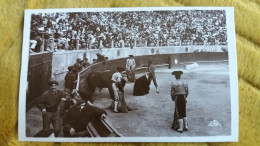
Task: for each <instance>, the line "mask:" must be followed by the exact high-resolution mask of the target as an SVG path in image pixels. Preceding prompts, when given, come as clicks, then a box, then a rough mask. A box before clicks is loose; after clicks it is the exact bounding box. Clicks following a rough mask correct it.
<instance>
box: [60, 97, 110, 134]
mask: <svg viewBox="0 0 260 146" xmlns="http://www.w3.org/2000/svg"><path fill="white" fill-rule="evenodd" d="M106 115H107V113H106V111H105V110H104V109H101V108H99V107H97V106H94V105H93V104H91V103H90V102H89V101H86V102H84V101H79V102H78V103H77V104H76V105H74V106H72V107H71V108H70V109H69V111H68V113H66V115H65V116H64V118H63V133H64V136H65V137H78V136H80V133H81V132H82V131H83V132H84V131H86V127H87V125H88V123H89V122H91V120H93V119H95V118H99V117H101V118H106Z"/></svg>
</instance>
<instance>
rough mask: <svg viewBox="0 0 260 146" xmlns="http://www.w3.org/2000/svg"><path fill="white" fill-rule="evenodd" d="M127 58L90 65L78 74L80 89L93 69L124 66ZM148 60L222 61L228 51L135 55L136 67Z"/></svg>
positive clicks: (171, 64) (145, 63)
mask: <svg viewBox="0 0 260 146" xmlns="http://www.w3.org/2000/svg"><path fill="white" fill-rule="evenodd" d="M176 58H178V64H175V63H174V59H176ZM126 59H127V58H120V59H115V60H109V61H108V62H107V64H103V63H98V64H94V65H92V66H90V67H89V68H87V69H86V70H84V71H82V72H81V73H80V74H81V75H80V85H79V86H80V90H84V89H85V87H86V82H85V80H86V77H87V76H88V74H89V73H91V72H93V71H104V70H116V67H117V66H121V67H124V66H125V63H126ZM148 60H151V61H152V62H153V64H154V65H161V64H165V65H168V67H169V68H172V67H174V66H175V65H176V66H177V67H179V66H178V65H179V63H190V62H198V61H206V62H207V61H223V60H228V52H198V53H197V52H196V53H180V54H157V55H146V56H136V57H135V61H136V66H137V67H147V62H148Z"/></svg>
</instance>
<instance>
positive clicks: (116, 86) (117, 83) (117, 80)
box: [111, 67, 124, 113]
mask: <svg viewBox="0 0 260 146" xmlns="http://www.w3.org/2000/svg"><path fill="white" fill-rule="evenodd" d="M123 71H124V68H122V67H117V71H116V72H115V73H114V74H113V75H112V78H111V81H112V89H113V92H114V96H115V97H114V101H112V102H114V112H116V113H118V109H117V108H118V102H119V94H120V93H119V92H123V87H122V84H121V80H122V78H123V76H122V72H123ZM112 105H113V103H112Z"/></svg>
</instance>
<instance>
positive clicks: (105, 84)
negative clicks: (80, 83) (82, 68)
mask: <svg viewBox="0 0 260 146" xmlns="http://www.w3.org/2000/svg"><path fill="white" fill-rule="evenodd" d="M115 72H116V71H111V70H107V71H94V72H91V73H90V74H89V75H88V77H87V78H86V91H88V92H89V97H90V99H89V100H90V101H91V102H93V94H94V92H95V89H96V88H100V89H102V88H108V91H109V93H110V98H111V99H114V92H113V89H112V81H111V78H112V75H113V74H114V73H115ZM121 84H122V87H123V88H124V86H125V84H126V80H124V79H122V81H121Z"/></svg>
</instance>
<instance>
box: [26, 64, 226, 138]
mask: <svg viewBox="0 0 260 146" xmlns="http://www.w3.org/2000/svg"><path fill="white" fill-rule="evenodd" d="M173 70H176V69H166V68H157V69H156V76H157V82H158V85H159V90H160V93H156V91H155V87H154V85H153V83H152V84H151V86H150V87H151V90H150V93H149V94H147V95H145V96H133V95H132V91H133V86H134V83H127V84H126V86H125V100H126V103H127V104H128V106H129V107H131V108H133V109H135V110H133V111H129V112H128V113H114V112H113V111H112V110H111V109H108V108H107V107H109V106H110V104H111V100H110V98H109V93H108V90H107V89H102V91H101V92H100V93H98V92H96V93H95V95H94V96H95V98H94V100H95V102H94V105H97V106H99V107H101V108H105V109H106V111H107V113H108V118H109V120H110V122H111V123H113V126H114V127H115V128H116V129H117V130H118V131H119V132H120V133H121V134H123V135H124V136H127V137H175V136H177V137H179V136H226V135H230V134H231V101H230V82H229V67H228V63H218V64H199V67H198V68H197V69H193V70H184V69H182V70H183V72H184V74H183V75H182V79H183V80H184V81H186V83H188V85H189V95H188V99H187V100H188V103H187V117H188V123H189V131H187V132H184V133H182V134H180V133H178V132H176V131H174V130H172V129H171V128H170V127H171V124H172V121H173V113H174V103H173V101H172V100H171V97H170V85H171V82H172V81H174V76H172V75H171V72H172V71H173ZM141 75H142V74H137V75H136V77H137V78H138V77H140V76H141ZM41 128H42V122H41V113H40V111H39V110H37V109H36V108H33V109H31V110H30V111H29V112H27V114H26V133H27V136H33V135H34V134H36V133H37V132H38V131H40V130H41Z"/></svg>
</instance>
